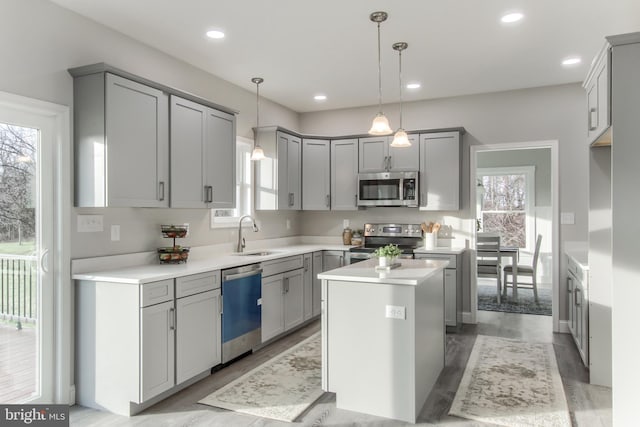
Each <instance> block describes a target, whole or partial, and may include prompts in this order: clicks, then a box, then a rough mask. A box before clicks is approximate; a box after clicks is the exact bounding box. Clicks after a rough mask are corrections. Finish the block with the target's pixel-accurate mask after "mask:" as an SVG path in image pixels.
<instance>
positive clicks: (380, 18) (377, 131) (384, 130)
mask: <svg viewBox="0 0 640 427" xmlns="http://www.w3.org/2000/svg"><path fill="white" fill-rule="evenodd" d="M387 17H388V15H387V12H373V13H372V14H371V15H369V19H370V20H371V21H373V22H375V23H377V24H378V114H376V117H375V118H374V119H373V123H372V124H371V129H369V134H370V135H389V134H390V133H392V132H393V131H392V130H391V127H389V120H388V119H387V117H386V116H385V115H384V113H383V112H382V66H381V65H380V23H381V22H384V21H386V20H387Z"/></svg>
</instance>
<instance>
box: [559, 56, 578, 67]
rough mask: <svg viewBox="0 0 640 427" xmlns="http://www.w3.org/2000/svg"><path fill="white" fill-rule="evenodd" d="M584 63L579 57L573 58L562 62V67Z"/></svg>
mask: <svg viewBox="0 0 640 427" xmlns="http://www.w3.org/2000/svg"><path fill="white" fill-rule="evenodd" d="M581 62H582V59H580V57H578V56H572V57H571V58H567V59H565V60H564V61H562V65H576V64H579V63H581Z"/></svg>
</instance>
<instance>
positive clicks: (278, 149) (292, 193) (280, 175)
mask: <svg viewBox="0 0 640 427" xmlns="http://www.w3.org/2000/svg"><path fill="white" fill-rule="evenodd" d="M256 136H257V138H258V144H259V145H260V146H261V147H262V149H263V150H264V154H265V159H262V160H260V161H257V162H255V163H256V165H255V168H256V169H255V172H256V173H255V177H256V179H255V182H256V188H255V196H256V197H255V203H256V210H300V208H301V207H302V203H301V200H302V197H301V196H302V195H301V189H302V185H301V181H302V139H300V138H299V137H297V136H294V135H291V134H289V133H286V132H282V131H280V130H277V128H275V127H268V128H260V129H259V131H258V132H257V135H256Z"/></svg>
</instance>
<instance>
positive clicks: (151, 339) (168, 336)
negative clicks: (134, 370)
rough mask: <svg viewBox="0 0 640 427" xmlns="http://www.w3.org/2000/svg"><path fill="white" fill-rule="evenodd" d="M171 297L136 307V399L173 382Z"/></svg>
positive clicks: (173, 326)
mask: <svg viewBox="0 0 640 427" xmlns="http://www.w3.org/2000/svg"><path fill="white" fill-rule="evenodd" d="M174 312H175V308H174V303H173V300H171V301H167V302H164V303H161V304H155V305H151V306H148V307H143V308H142V309H141V310H140V318H141V328H140V341H141V342H140V359H141V360H140V367H141V370H142V375H141V377H142V379H141V384H140V389H141V390H140V402H145V401H147V400H149V399H151V398H152V397H155V396H157V395H159V394H160V393H162V392H164V391H167V390H169V389H170V388H171V387H173V386H174V384H175V382H174V381H175V380H174V372H175V371H174V369H175V364H174V361H175V341H174V340H175V331H176V330H175V317H174Z"/></svg>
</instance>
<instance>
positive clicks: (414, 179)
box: [358, 171, 420, 208]
mask: <svg viewBox="0 0 640 427" xmlns="http://www.w3.org/2000/svg"><path fill="white" fill-rule="evenodd" d="M418 194H420V193H419V192H418V172H417V171H416V172H376V173H360V174H358V206H406V207H410V208H417V207H418Z"/></svg>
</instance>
